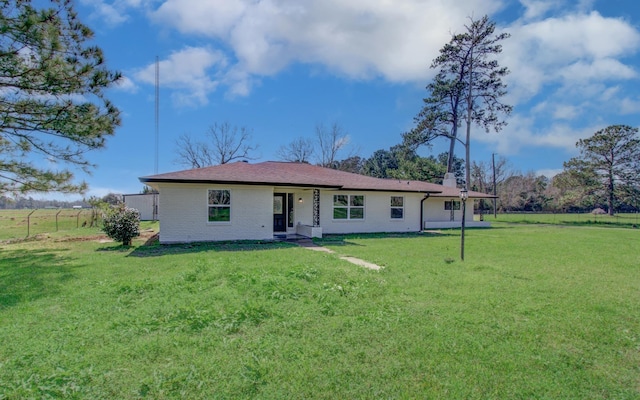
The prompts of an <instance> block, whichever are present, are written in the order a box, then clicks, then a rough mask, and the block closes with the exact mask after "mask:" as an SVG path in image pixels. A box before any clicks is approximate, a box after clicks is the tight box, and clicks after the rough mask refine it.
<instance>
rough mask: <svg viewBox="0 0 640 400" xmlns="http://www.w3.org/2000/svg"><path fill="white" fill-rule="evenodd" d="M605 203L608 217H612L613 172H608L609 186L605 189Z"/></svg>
mask: <svg viewBox="0 0 640 400" xmlns="http://www.w3.org/2000/svg"><path fill="white" fill-rule="evenodd" d="M607 189H608V190H607V191H608V192H609V193H607V203H608V205H609V215H610V216H612V217H613V171H611V170H610V171H609V185H608V188H607Z"/></svg>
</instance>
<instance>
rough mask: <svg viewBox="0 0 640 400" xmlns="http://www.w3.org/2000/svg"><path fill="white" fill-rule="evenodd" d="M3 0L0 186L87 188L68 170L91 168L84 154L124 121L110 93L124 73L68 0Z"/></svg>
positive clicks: (4, 189) (14, 189)
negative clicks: (108, 61)
mask: <svg viewBox="0 0 640 400" xmlns="http://www.w3.org/2000/svg"><path fill="white" fill-rule="evenodd" d="M33 3H34V4H36V5H37V6H36V5H33V4H32V1H30V0H14V1H9V0H0V193H27V192H48V191H59V192H65V193H82V192H83V191H84V190H86V183H84V182H83V183H74V182H73V179H74V176H73V173H72V172H70V171H69V170H68V169H61V170H53V169H49V168H48V167H46V165H48V164H50V163H58V162H60V163H61V164H63V165H65V167H68V166H69V165H74V166H77V167H80V168H82V169H83V170H84V171H87V172H89V170H90V169H91V167H92V165H91V164H90V163H89V162H88V161H87V160H86V159H85V153H86V152H87V151H89V150H93V149H98V148H101V147H103V146H104V145H105V140H106V137H107V136H110V135H113V133H114V130H115V128H116V127H117V126H118V125H119V124H120V112H119V110H118V109H117V108H116V107H115V106H114V105H113V104H112V103H111V102H110V101H109V100H107V99H106V98H105V96H104V93H103V91H104V89H106V88H107V87H109V86H111V85H112V84H114V83H115V82H116V81H117V80H118V79H119V78H120V74H119V73H117V72H112V71H110V70H108V69H107V68H106V66H105V64H104V56H103V53H102V50H101V49H99V48H98V47H95V46H89V45H87V44H86V42H87V41H89V40H90V39H91V38H92V36H93V33H92V31H91V30H90V29H89V28H88V27H87V26H85V25H83V24H82V23H81V22H80V21H79V20H78V17H77V14H76V12H75V11H74V9H73V2H72V1H70V0H51V1H49V3H50V4H49V7H48V8H41V7H40V6H41V5H42V4H43V3H46V2H43V1H33Z"/></svg>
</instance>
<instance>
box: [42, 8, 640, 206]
mask: <svg viewBox="0 0 640 400" xmlns="http://www.w3.org/2000/svg"><path fill="white" fill-rule="evenodd" d="M77 10H78V11H79V14H80V18H81V20H82V21H83V22H84V23H86V24H87V25H89V26H90V27H91V28H92V29H93V30H94V32H95V43H96V44H97V45H98V46H100V47H101V48H102V49H103V50H104V52H105V55H106V60H107V64H108V66H109V67H110V68H111V69H116V70H119V71H121V72H122V73H123V75H124V79H123V81H122V82H121V84H120V85H119V86H118V87H114V88H112V89H109V91H108V96H109V98H110V99H111V100H112V101H113V102H114V103H115V104H116V105H117V106H118V107H119V108H120V110H121V111H122V116H123V118H122V126H121V127H120V128H118V129H117V132H116V135H115V136H113V137H111V138H109V139H108V141H107V145H106V148H105V149H102V150H98V151H94V152H91V153H89V154H88V159H89V160H90V161H91V162H93V163H95V164H96V165H97V168H96V169H94V170H93V173H92V174H91V175H86V174H84V173H82V172H81V171H76V177H77V179H78V180H86V181H87V183H89V186H90V190H89V191H88V193H87V194H86V195H87V196H92V195H93V196H104V195H105V194H107V193H109V192H114V193H138V192H139V191H140V190H141V189H142V184H141V183H140V182H139V181H138V177H140V176H145V175H151V174H153V173H154V169H155V163H156V156H155V146H156V139H155V112H154V110H155V62H156V57H157V58H158V60H159V66H160V86H159V90H160V101H159V110H160V112H159V141H158V149H159V151H158V159H157V163H158V172H160V173H162V172H169V171H175V170H180V169H183V166H181V165H179V164H178V163H176V155H175V143H176V139H177V138H178V137H179V136H180V135H182V134H189V135H191V136H192V137H193V138H194V139H199V138H202V137H203V136H204V134H205V132H206V131H207V129H208V127H209V126H211V125H213V124H214V123H222V122H229V123H230V124H232V125H237V126H246V127H247V128H249V129H251V131H252V137H253V140H252V141H253V143H254V144H257V145H258V150H257V152H256V156H257V157H258V159H257V160H255V161H253V162H259V161H266V160H275V159H277V157H276V151H277V149H278V148H279V147H280V146H282V145H286V144H288V143H290V142H291V141H292V140H294V139H296V138H299V137H308V138H312V137H313V135H314V132H315V127H316V125H317V124H320V123H322V124H325V125H330V124H332V123H334V122H335V123H338V124H339V125H340V126H341V127H342V128H343V129H344V131H345V132H346V133H347V134H348V139H349V149H348V150H347V151H345V153H343V155H344V156H345V157H346V156H347V155H348V154H347V153H352V154H357V155H360V156H361V157H365V158H366V157H369V156H371V154H372V153H373V152H374V151H375V150H378V149H388V148H389V147H391V146H393V145H396V144H398V143H400V141H401V133H402V132H404V131H406V130H408V129H410V128H411V127H412V126H413V117H414V116H415V115H416V114H417V113H418V111H419V110H420V107H421V105H422V98H423V97H425V96H426V95H427V92H426V90H425V89H424V87H425V86H426V85H427V84H428V83H429V82H430V80H431V78H432V77H433V75H434V72H435V71H433V70H430V69H429V65H430V64H431V61H432V60H433V58H435V57H436V56H437V55H438V50H439V49H440V48H441V47H442V46H443V45H444V44H445V43H447V42H448V41H449V39H450V35H451V33H457V32H461V31H462V29H463V25H464V24H465V23H467V22H468V19H467V17H469V16H474V17H476V18H480V17H481V16H483V15H484V14H488V15H489V16H490V18H491V19H493V20H494V21H496V23H497V25H498V29H499V30H500V31H506V32H509V33H510V34H511V38H509V39H507V40H506V41H504V43H503V48H504V49H503V53H502V54H501V55H500V57H499V60H500V63H501V65H504V66H507V67H508V68H509V69H510V70H511V74H510V75H509V77H508V78H507V79H506V83H507V85H508V91H509V94H508V96H507V97H506V98H505V101H506V102H508V103H509V104H511V105H513V106H514V111H513V113H512V115H511V116H510V117H509V118H508V119H507V121H508V126H507V127H506V128H505V129H504V130H502V131H501V132H499V133H485V132H484V131H483V130H481V129H479V128H476V129H474V130H473V133H472V144H471V158H472V160H474V161H478V162H479V161H485V162H488V161H489V160H490V159H491V154H492V153H497V154H498V155H500V156H502V157H505V158H506V159H507V160H508V161H509V163H510V166H511V168H512V169H514V170H516V171H520V172H523V173H526V172H529V171H533V172H535V173H536V174H545V175H548V176H550V175H552V174H553V173H554V171H555V172H557V171H559V170H561V169H562V163H563V161H566V160H568V159H569V158H571V157H572V156H574V155H576V150H575V143H576V141H577V140H578V139H580V138H585V137H588V136H591V135H592V134H593V133H594V132H596V131H597V130H599V129H602V128H604V127H606V126H608V125H613V124H628V125H631V126H634V127H637V126H639V125H640V123H639V117H640V81H639V78H640V75H639V74H640V67H639V66H640V63H639V61H640V57H639V50H640V25H639V24H640V3H638V2H637V0H606V1H605V0H582V1H579V0H578V1H569V0H567V1H564V0H519V1H515V0H456V1H455V2H454V1H450V2H443V1H441V0H394V1H389V0H348V1H345V0H306V1H300V0H246V1H245V0H237V1H236V0H162V1H161V0H78V1H77ZM438 143H439V144H437V145H436V146H434V148H433V149H432V150H429V149H427V148H424V149H423V150H422V151H421V153H422V154H423V155H429V154H438V153H440V152H442V151H444V149H445V146H444V145H445V143H440V142H438ZM459 155H460V156H462V149H460V152H459ZM339 156H340V155H339ZM45 197H51V196H45Z"/></svg>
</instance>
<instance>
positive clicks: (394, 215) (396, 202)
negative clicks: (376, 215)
mask: <svg viewBox="0 0 640 400" xmlns="http://www.w3.org/2000/svg"><path fill="white" fill-rule="evenodd" d="M403 218H404V197H402V196H391V219H403Z"/></svg>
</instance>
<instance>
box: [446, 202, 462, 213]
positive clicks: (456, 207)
mask: <svg viewBox="0 0 640 400" xmlns="http://www.w3.org/2000/svg"><path fill="white" fill-rule="evenodd" d="M444 209H445V210H447V211H451V210H452V209H453V210H459V209H460V202H459V201H454V200H451V201H445V202H444Z"/></svg>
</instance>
